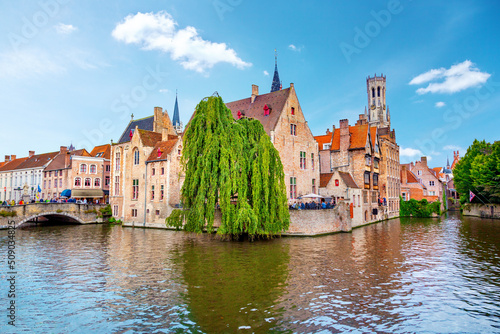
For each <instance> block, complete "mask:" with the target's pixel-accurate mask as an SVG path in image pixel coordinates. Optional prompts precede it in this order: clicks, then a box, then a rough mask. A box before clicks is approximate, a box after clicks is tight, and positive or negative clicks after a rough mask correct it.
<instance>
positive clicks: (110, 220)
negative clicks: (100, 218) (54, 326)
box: [108, 217, 116, 224]
mask: <svg viewBox="0 0 500 334" xmlns="http://www.w3.org/2000/svg"><path fill="white" fill-rule="evenodd" d="M108 223H111V224H113V223H116V219H115V217H111V218H109V219H108Z"/></svg>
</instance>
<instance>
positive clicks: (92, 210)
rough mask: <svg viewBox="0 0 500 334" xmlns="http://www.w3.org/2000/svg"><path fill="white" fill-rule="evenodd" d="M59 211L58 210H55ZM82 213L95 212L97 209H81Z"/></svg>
mask: <svg viewBox="0 0 500 334" xmlns="http://www.w3.org/2000/svg"><path fill="white" fill-rule="evenodd" d="M57 211H58V212H59V210H57ZM83 212H84V213H97V210H96V209H88V210H85V211H83Z"/></svg>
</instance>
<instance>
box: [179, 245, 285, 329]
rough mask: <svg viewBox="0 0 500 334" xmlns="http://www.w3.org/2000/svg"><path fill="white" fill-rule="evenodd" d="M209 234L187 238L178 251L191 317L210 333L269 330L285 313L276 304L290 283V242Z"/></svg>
mask: <svg viewBox="0 0 500 334" xmlns="http://www.w3.org/2000/svg"><path fill="white" fill-rule="evenodd" d="M211 239H212V238H210V237H208V236H205V237H203V238H190V239H186V240H185V242H184V243H183V244H182V245H179V246H178V248H177V249H176V250H175V251H174V253H175V254H176V256H175V258H176V260H175V261H176V262H178V264H179V266H180V267H182V276H183V279H184V282H185V284H186V290H187V291H186V293H185V295H184V299H185V301H186V303H187V306H188V310H189V318H190V319H191V320H192V321H193V322H195V323H196V324H198V326H199V327H200V329H201V330H202V331H204V332H209V333H226V332H227V333H234V332H236V331H237V330H238V329H239V330H251V331H257V332H267V331H268V330H269V329H271V328H273V327H274V326H275V324H276V321H277V319H279V318H280V317H281V313H282V312H283V310H281V309H278V308H276V307H275V306H276V300H278V299H279V298H280V296H281V295H282V294H283V292H284V291H285V288H286V281H287V278H288V270H289V269H288V267H289V260H290V256H289V245H288V244H286V243H283V242H281V240H268V241H257V242H254V243H248V242H220V241H217V240H211Z"/></svg>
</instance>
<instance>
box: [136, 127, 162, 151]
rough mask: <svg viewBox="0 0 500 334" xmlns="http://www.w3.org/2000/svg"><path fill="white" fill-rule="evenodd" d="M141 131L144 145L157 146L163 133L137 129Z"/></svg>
mask: <svg viewBox="0 0 500 334" xmlns="http://www.w3.org/2000/svg"><path fill="white" fill-rule="evenodd" d="M137 131H139V135H140V137H141V140H142V144H143V145H144V146H149V147H152V146H155V145H156V143H158V142H159V141H161V133H157V132H153V131H148V130H142V129H137Z"/></svg>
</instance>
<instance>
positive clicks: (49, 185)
mask: <svg viewBox="0 0 500 334" xmlns="http://www.w3.org/2000/svg"><path fill="white" fill-rule="evenodd" d="M51 183H52V182H51V181H50V180H49V189H50V184H51Z"/></svg>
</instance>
